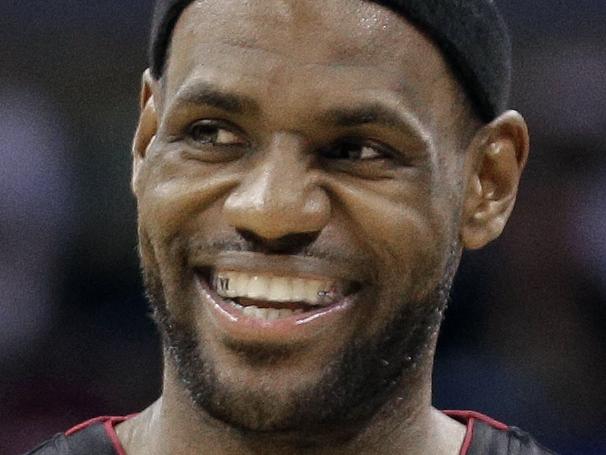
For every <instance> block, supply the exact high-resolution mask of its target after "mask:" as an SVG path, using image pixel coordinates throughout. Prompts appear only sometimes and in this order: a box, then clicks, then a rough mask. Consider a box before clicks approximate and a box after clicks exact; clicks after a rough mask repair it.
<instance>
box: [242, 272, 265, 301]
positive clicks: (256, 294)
mask: <svg viewBox="0 0 606 455" xmlns="http://www.w3.org/2000/svg"><path fill="white" fill-rule="evenodd" d="M268 291H269V280H268V279H267V278H265V277H262V276H252V277H250V281H249V282H248V292H247V297H248V298H251V299H262V298H263V297H265V296H266V295H267V293H268Z"/></svg>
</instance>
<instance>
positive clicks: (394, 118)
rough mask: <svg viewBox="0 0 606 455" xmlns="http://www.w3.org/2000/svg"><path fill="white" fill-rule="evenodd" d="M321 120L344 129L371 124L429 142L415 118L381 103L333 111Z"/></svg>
mask: <svg viewBox="0 0 606 455" xmlns="http://www.w3.org/2000/svg"><path fill="white" fill-rule="evenodd" d="M320 120H321V121H323V122H325V123H329V124H332V125H334V126H338V127H344V128H353V127H357V126H363V125H371V124H373V125H379V126H385V127H389V128H396V129H398V130H403V131H405V132H406V133H407V134H409V135H410V136H412V137H414V138H416V139H417V140H419V141H421V142H427V140H428V139H427V134H426V133H425V131H424V129H423V128H421V126H420V125H419V122H418V120H417V119H416V118H415V117H413V116H410V115H407V114H405V113H403V112H400V111H398V110H397V109H394V108H391V107H388V106H385V105H383V104H380V103H370V104H364V105H360V106H356V107H352V108H348V107H345V108H337V109H331V110H329V111H327V112H325V113H323V114H322V115H321V117H320Z"/></svg>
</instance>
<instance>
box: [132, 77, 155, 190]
mask: <svg viewBox="0 0 606 455" xmlns="http://www.w3.org/2000/svg"><path fill="white" fill-rule="evenodd" d="M154 83H155V81H154V80H153V78H152V77H151V75H150V72H149V69H148V70H146V71H145V72H144V73H143V78H142V82H141V95H140V114H139V124H138V125H137V131H136V132H135V137H134V139H133V147H132V154H133V175H132V189H133V192H135V193H136V187H137V181H138V177H139V171H140V168H141V164H142V162H143V160H144V159H145V157H146V155H147V150H148V149H149V147H150V145H151V144H152V143H153V140H154V138H155V136H156V132H157V130H158V115H157V112H156V106H155V101H154V95H153V92H154V91H153V85H154Z"/></svg>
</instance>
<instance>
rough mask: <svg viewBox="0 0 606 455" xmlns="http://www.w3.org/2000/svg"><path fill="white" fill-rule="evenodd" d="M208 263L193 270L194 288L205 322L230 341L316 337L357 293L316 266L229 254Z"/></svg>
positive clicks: (305, 260) (295, 260)
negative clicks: (194, 276)
mask: <svg viewBox="0 0 606 455" xmlns="http://www.w3.org/2000/svg"><path fill="white" fill-rule="evenodd" d="M209 262H210V261H209ZM212 262H214V264H206V265H202V266H198V267H196V268H195V270H196V281H197V288H198V291H199V294H200V298H201V301H202V304H203V308H204V310H205V311H206V312H208V314H209V316H210V320H211V321H212V322H213V324H214V325H215V327H216V328H217V329H219V331H220V332H222V333H223V335H226V336H228V337H230V338H233V339H239V340H249V341H255V342H263V341H268V342H274V343H275V342H280V343H288V342H296V341H303V340H304V339H307V338H310V337H313V336H317V335H318V334H319V333H320V332H323V331H326V330H329V329H331V328H333V327H334V326H335V324H338V323H339V321H340V320H341V318H343V317H345V314H346V313H347V312H348V311H350V309H351V307H352V306H353V303H354V301H355V300H356V296H357V294H358V291H359V289H360V287H361V285H360V284H359V283H360V282H359V281H356V280H344V279H343V278H340V277H337V276H334V275H335V274H334V271H335V270H340V271H341V275H343V273H342V269H337V268H336V267H335V266H334V265H330V264H327V263H325V262H324V261H322V260H315V259H310V258H299V257H287V256H281V257H277V256H276V257H270V256H266V255H262V254H256V253H230V254H228V255H222V256H221V257H219V258H215V260H214V261H212ZM327 271H331V272H332V273H326V272H327ZM331 275H332V276H331ZM352 276H353V275H352Z"/></svg>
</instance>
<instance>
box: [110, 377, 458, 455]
mask: <svg viewBox="0 0 606 455" xmlns="http://www.w3.org/2000/svg"><path fill="white" fill-rule="evenodd" d="M415 376H416V377H415V378H413V379H411V380H408V381H406V383H405V384H404V383H403V384H402V385H401V386H400V387H399V388H398V389H397V390H396V391H395V392H394V393H393V394H392V397H391V399H390V400H389V401H388V402H387V403H386V404H385V405H384V406H383V407H382V408H381V409H380V410H379V411H378V412H377V413H376V414H375V415H374V416H373V417H372V418H371V419H369V420H368V421H365V422H362V423H360V424H358V425H355V426H353V425H350V424H348V425H343V426H341V428H339V429H335V430H330V431H326V432H325V433H322V434H314V435H309V434H299V433H294V432H292V433H291V432H289V433H252V432H243V431H241V430H238V429H234V428H233V427H231V426H229V425H227V424H226V423H224V422H221V421H219V420H216V419H214V418H212V417H210V416H209V415H207V414H206V413H204V412H202V411H201V410H199V409H197V408H195V406H194V404H193V402H192V400H191V399H190V398H189V396H188V394H187V392H186V391H185V390H184V389H183V387H182V385H181V383H180V381H179V380H178V378H176V377H175V374H174V373H173V370H172V368H168V365H167V368H166V369H165V377H164V392H163V395H162V397H161V398H160V399H159V400H158V401H156V402H155V403H154V404H153V405H151V406H150V407H149V408H148V409H146V410H145V411H144V412H142V413H141V414H140V415H139V416H137V417H136V418H134V419H132V420H129V421H127V422H125V423H123V424H121V425H119V426H118V428H117V432H118V436H119V438H120V440H121V441H122V443H123V445H124V447H125V449H126V452H127V453H128V454H129V455H139V454H147V455H160V454H166V453H171V454H175V455H190V454H192V455H193V454H198V453H213V454H217V455H228V454H230V455H233V454H262V453H290V454H293V455H299V454H305V455H324V454H331V455H347V454H354V453H355V454H357V455H360V454H365V453H400V452H404V453H406V454H408V455H421V454H427V453H432V454H436V455H442V454H443V455H455V454H457V453H458V450H459V447H460V445H461V442H462V440H463V437H464V428H463V426H462V425H461V424H458V423H455V422H454V421H452V420H451V419H449V418H448V417H446V416H445V415H444V414H442V413H440V412H438V411H435V410H434V409H433V408H432V407H431V387H430V384H431V365H426V366H423V367H420V368H419V370H417V374H415Z"/></svg>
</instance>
